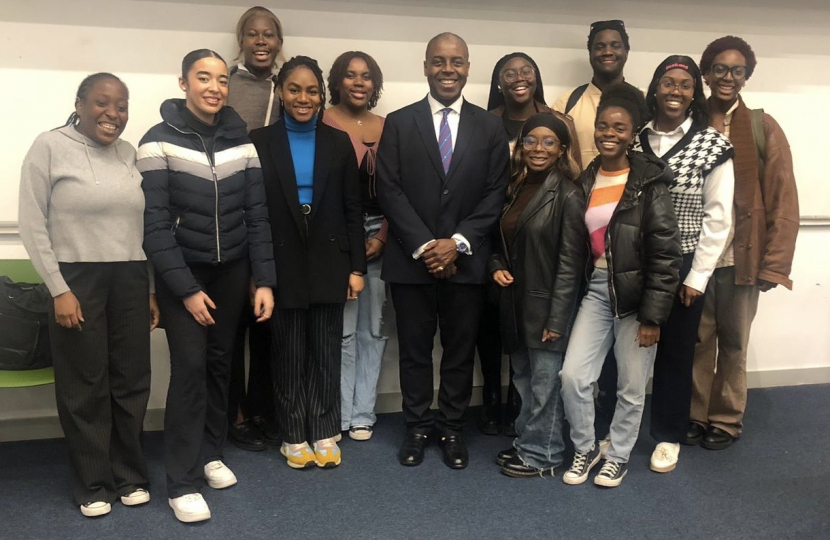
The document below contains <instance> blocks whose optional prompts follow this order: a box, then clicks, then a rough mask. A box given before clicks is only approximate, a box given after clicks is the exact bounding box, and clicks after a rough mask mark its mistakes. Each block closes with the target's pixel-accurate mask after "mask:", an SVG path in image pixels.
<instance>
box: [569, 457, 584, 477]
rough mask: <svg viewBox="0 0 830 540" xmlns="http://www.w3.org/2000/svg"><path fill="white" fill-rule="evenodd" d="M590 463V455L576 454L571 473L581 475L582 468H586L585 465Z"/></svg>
mask: <svg viewBox="0 0 830 540" xmlns="http://www.w3.org/2000/svg"><path fill="white" fill-rule="evenodd" d="M587 461H588V454H581V453H579V452H576V453H575V454H574V462H573V464H572V465H571V468H570V470H568V472H569V473H574V474H580V473H581V472H582V468H583V467H585V463H586V462H587Z"/></svg>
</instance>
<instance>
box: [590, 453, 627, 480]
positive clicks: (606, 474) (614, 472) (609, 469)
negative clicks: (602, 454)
mask: <svg viewBox="0 0 830 540" xmlns="http://www.w3.org/2000/svg"><path fill="white" fill-rule="evenodd" d="M627 472H628V464H627V463H617V462H616V461H609V460H607V459H606V460H605V463H603V464H602V469H600V470H599V474H598V475H597V476H596V478H594V483H595V484H596V485H598V486H603V487H617V486H619V485H620V484H621V483H622V481H623V478H625V475H626V473H627Z"/></svg>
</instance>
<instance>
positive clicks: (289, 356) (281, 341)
mask: <svg viewBox="0 0 830 540" xmlns="http://www.w3.org/2000/svg"><path fill="white" fill-rule="evenodd" d="M271 329H272V332H273V333H272V339H271V343H272V349H271V350H272V362H273V370H272V373H273V377H274V404H275V406H276V409H277V421H278V422H279V426H280V432H281V436H282V440H283V441H285V442H287V443H292V444H297V443H301V442H304V441H309V442H313V441H319V440H320V439H327V438H329V437H334V436H335V435H336V434H337V433H339V431H340V353H341V348H340V340H341V337H342V335H343V304H342V303H341V304H311V305H310V306H309V307H308V309H275V310H274V315H273V316H272V317H271Z"/></svg>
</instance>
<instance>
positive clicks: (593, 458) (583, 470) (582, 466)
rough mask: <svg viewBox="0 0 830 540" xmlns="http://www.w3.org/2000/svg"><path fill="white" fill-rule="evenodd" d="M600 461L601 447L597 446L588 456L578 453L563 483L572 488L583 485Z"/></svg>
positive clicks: (563, 477) (564, 476)
mask: <svg viewBox="0 0 830 540" xmlns="http://www.w3.org/2000/svg"><path fill="white" fill-rule="evenodd" d="M599 460H600V450H599V445H596V444H595V445H594V447H593V448H592V449H591V451H590V452H588V453H587V454H583V453H581V452H576V453H575V454H574V460H573V463H572V464H571V468H570V469H568V472H566V473H565V474H564V475H563V476H562V481H563V482H565V483H566V484H568V485H571V486H575V485H577V484H582V483H583V482H585V480H587V479H588V473H590V472H591V469H593V468H594V465H596V464H597V463H599Z"/></svg>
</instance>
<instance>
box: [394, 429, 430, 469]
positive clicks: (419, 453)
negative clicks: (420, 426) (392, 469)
mask: <svg viewBox="0 0 830 540" xmlns="http://www.w3.org/2000/svg"><path fill="white" fill-rule="evenodd" d="M428 442H429V436H427V435H423V434H421V433H407V434H406V438H405V439H404V440H403V444H402V445H401V449H400V450H398V462H399V463H400V464H401V465H406V466H408V467H414V466H415V465H420V464H421V462H423V461H424V448H426V446H427V443H428Z"/></svg>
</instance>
